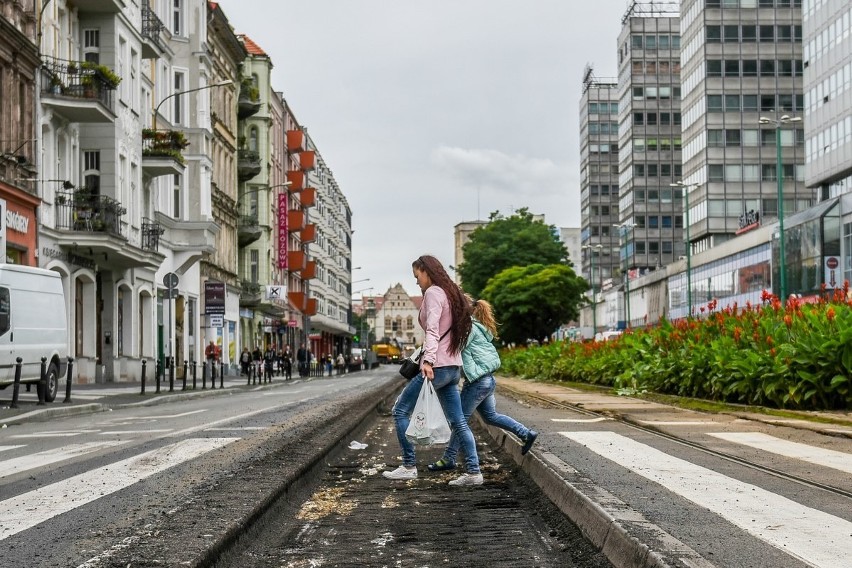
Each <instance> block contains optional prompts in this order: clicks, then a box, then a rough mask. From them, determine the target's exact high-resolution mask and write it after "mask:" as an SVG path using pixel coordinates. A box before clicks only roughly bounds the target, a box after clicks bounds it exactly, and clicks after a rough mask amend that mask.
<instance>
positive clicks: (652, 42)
mask: <svg viewBox="0 0 852 568" xmlns="http://www.w3.org/2000/svg"><path fill="white" fill-rule="evenodd" d="M645 49H657V36H655V35H649V36H645Z"/></svg>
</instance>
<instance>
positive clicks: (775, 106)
mask: <svg viewBox="0 0 852 568" xmlns="http://www.w3.org/2000/svg"><path fill="white" fill-rule="evenodd" d="M801 5H802V1H801V0H738V1H737V0H734V1H732V0H686V1H684V2H682V3H681V28H682V30H683V37H682V39H681V44H682V51H681V63H682V66H683V68H682V77H683V80H682V92H683V175H684V177H683V181H684V183H685V184H686V185H687V186H688V187H689V188H690V190H689V192H688V194H687V198H688V204H689V210H688V217H687V219H688V221H689V225H690V226H689V234H690V241H691V242H690V246H691V252H692V253H693V254H695V253H697V252H701V251H703V250H707V249H709V248H712V247H714V246H716V245H718V244H721V243H723V242H725V241H727V240H729V239H731V238H733V237H734V236H735V235H737V234H738V233H739V232H742V231H743V230H744V229H747V228H749V227H753V226H756V225H757V224H758V223H764V222H765V221H767V220H770V219H775V218H777V217H778V212H779V202H778V185H779V184H778V183H777V177H776V170H777V156H776V149H777V148H776V143H775V139H776V134H777V132H776V125H778V124H780V130H781V131H780V136H781V171H782V176H783V193H784V195H783V204H782V205H783V211H784V213H785V214H786V215H791V214H793V213H795V212H797V211H803V210H805V209H807V208H808V207H810V206H811V205H812V204H813V202H814V192H813V191H812V190H809V189H808V188H806V187H805V183H804V167H803V166H804V161H805V153H804V147H803V144H804V130H803V128H802V125H801V123H799V124H798V125H797V123H796V122H789V119H791V118H798V117H801V115H802V112H803V110H804V108H803V102H804V101H803V84H802V80H803V78H802V70H803V69H802V10H801ZM761 119H764V120H761ZM693 285H694V286H700V285H701V284H700V283H693Z"/></svg>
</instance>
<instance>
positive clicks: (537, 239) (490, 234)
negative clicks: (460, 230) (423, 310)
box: [456, 207, 572, 296]
mask: <svg viewBox="0 0 852 568" xmlns="http://www.w3.org/2000/svg"><path fill="white" fill-rule="evenodd" d="M462 251H463V253H464V262H463V263H462V264H461V265H459V266H458V267H456V270H458V273H459V276H460V277H461V281H462V288H464V290H465V292H468V293H470V294H472V295H473V296H479V295H480V294H481V293H482V290H483V289H484V288H485V286H486V285H487V284H488V281H489V280H490V279H491V278H492V277H493V276H494V275H495V274H498V273H500V272H502V271H503V270H505V269H507V268H510V267H512V266H527V265H529V264H560V263H567V265H568V266H572V264H571V262H570V261H569V260H568V250H567V249H566V248H565V245H564V244H563V243H562V241H560V240H559V236H558V233H557V231H556V227H554V226H553V225H545V224H544V222H542V221H534V220H533V215H532V213H530V212H529V210H528V209H527V208H526V207H524V208H523V209H519V210H518V211H517V212H516V213H515V214H514V215H512V216H511V217H503V216H501V215H500V212H499V211H495V212H494V213H491V215H490V216H489V223H488V224H487V225H484V226H482V227H479V228H477V229H476V230H474V231H473V232H472V233H471V234H470V240H469V241H468V242H467V243H465V245H464V247H463V248H462Z"/></svg>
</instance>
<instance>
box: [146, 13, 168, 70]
mask: <svg viewBox="0 0 852 568" xmlns="http://www.w3.org/2000/svg"><path fill="white" fill-rule="evenodd" d="M164 29H166V25H165V24H164V23H163V21H162V20H160V18H159V17H157V14H156V13H155V12H154V10H152V9H151V3H150V1H149V0H143V1H142V59H159V58H160V57H162V55H163V53H165V51H166V48H165V45H166V43H165V41H164V40H163V30H164Z"/></svg>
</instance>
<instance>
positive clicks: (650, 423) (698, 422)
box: [636, 420, 719, 426]
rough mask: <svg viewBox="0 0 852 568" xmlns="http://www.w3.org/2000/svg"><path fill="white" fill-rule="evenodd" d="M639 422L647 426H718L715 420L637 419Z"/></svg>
mask: <svg viewBox="0 0 852 568" xmlns="http://www.w3.org/2000/svg"><path fill="white" fill-rule="evenodd" d="M636 422H638V423H639V424H647V425H648V426H706V425H712V426H718V425H719V422H717V421H716V420H691V421H690V420H637V421H636Z"/></svg>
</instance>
